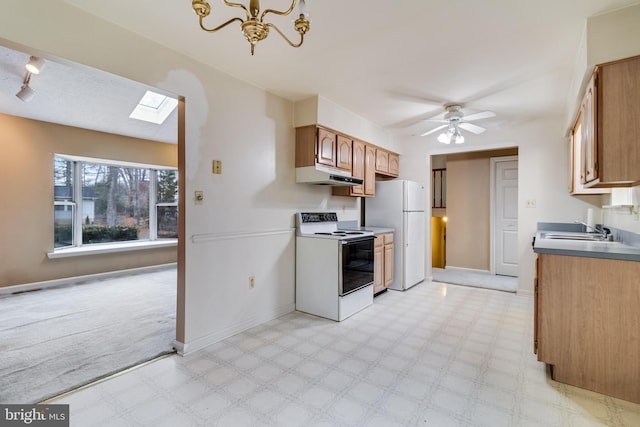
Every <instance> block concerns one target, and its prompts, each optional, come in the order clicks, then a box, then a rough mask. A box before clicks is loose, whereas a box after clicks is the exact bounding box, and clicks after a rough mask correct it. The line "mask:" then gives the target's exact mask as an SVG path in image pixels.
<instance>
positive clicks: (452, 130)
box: [438, 122, 464, 144]
mask: <svg viewBox="0 0 640 427" xmlns="http://www.w3.org/2000/svg"><path fill="white" fill-rule="evenodd" d="M438 141H440V142H442V143H443V144H451V141H453V142H455V143H456V144H462V143H463V142H464V136H462V134H461V133H460V129H458V124H457V123H455V122H452V123H451V124H450V125H449V129H447V131H446V132H443V133H441V134H440V135H438Z"/></svg>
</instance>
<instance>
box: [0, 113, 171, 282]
mask: <svg viewBox="0 0 640 427" xmlns="http://www.w3.org/2000/svg"><path fill="white" fill-rule="evenodd" d="M0 130H1V131H0V147H1V149H2V156H1V158H0V171H2V172H1V174H2V178H1V181H2V184H0V185H1V187H0V188H1V190H0V200H2V201H3V203H4V204H5V206H4V208H3V209H1V210H0V229H1V230H2V231H1V232H0V235H1V236H2V245H0V259H2V263H1V264H0V287H5V286H10V285H18V284H25V283H33V282H40V281H46V280H53V279H60V278H66V277H73V276H79V275H86V274H93V273H102V272H106V271H113V270H120V269H128V268H135V267H143V266H150V265H157V264H165V263H170V262H175V261H176V248H175V247H173V248H162V249H153V250H141V251H135V252H126V253H122V254H108V255H87V256H82V257H72V258H62V259H48V258H47V252H51V251H53V156H54V154H69V155H77V156H87V157H96V158H105V159H113V160H126V161H132V162H140V163H150V164H155V165H166V166H171V167H177V146H176V145H174V144H164V143H159V142H153V141H146V140H141V139H135V138H127V137H122V136H118V135H112V134H107V133H101V132H93V131H88V130H84V129H78V128H73V127H68V126H62V125H56V124H51V123H45V122H39V121H35V120H29V119H23V118H18V117H14V116H8V115H3V114H0Z"/></svg>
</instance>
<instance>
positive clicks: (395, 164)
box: [389, 152, 400, 176]
mask: <svg viewBox="0 0 640 427" xmlns="http://www.w3.org/2000/svg"><path fill="white" fill-rule="evenodd" d="M399 172H400V156H399V155H397V154H396V153H391V152H390V153H389V175H393V176H398V173H399Z"/></svg>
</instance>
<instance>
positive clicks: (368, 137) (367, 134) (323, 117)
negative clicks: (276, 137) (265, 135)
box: [294, 95, 400, 152]
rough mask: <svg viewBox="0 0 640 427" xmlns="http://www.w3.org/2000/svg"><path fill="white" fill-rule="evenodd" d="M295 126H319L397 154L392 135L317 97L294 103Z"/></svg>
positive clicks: (321, 97)
mask: <svg viewBox="0 0 640 427" xmlns="http://www.w3.org/2000/svg"><path fill="white" fill-rule="evenodd" d="M294 120H295V126H296V127H298V126H306V125H312V124H319V125H323V126H326V127H328V128H331V129H334V130H337V131H340V132H342V133H344V134H346V135H349V136H352V137H354V138H358V139H360V140H362V141H364V142H368V143H370V144H374V145H377V146H380V147H382V148H386V149H388V150H391V151H394V152H398V151H399V150H400V148H399V147H398V145H397V144H396V141H395V139H394V136H393V134H392V133H391V132H390V131H389V130H387V129H384V128H382V127H381V126H378V125H376V124H374V123H372V122H371V121H369V120H367V119H365V118H363V117H361V116H359V115H357V114H356V113H354V112H352V111H350V110H347V109H346V108H344V107H341V106H340V105H338V104H336V103H335V102H333V101H331V100H329V99H327V98H325V97H323V96H319V95H315V96H312V97H310V98H307V99H304V100H301V101H297V102H296V103H295V119H294Z"/></svg>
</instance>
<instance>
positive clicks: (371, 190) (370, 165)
mask: <svg viewBox="0 0 640 427" xmlns="http://www.w3.org/2000/svg"><path fill="white" fill-rule="evenodd" d="M375 194H376V149H375V148H374V147H372V146H371V145H367V146H365V149H364V195H365V196H367V197H373V196H375Z"/></svg>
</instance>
